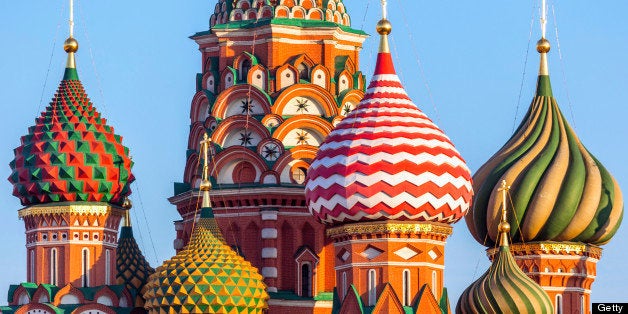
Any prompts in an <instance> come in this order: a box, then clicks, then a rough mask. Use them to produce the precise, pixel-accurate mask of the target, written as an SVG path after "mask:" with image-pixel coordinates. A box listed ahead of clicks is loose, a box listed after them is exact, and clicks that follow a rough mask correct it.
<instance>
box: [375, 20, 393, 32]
mask: <svg viewBox="0 0 628 314" xmlns="http://www.w3.org/2000/svg"><path fill="white" fill-rule="evenodd" d="M375 29H376V30H377V33H379V34H380V35H388V34H390V32H392V24H390V21H388V20H386V19H382V20H379V22H377V26H376V27H375Z"/></svg>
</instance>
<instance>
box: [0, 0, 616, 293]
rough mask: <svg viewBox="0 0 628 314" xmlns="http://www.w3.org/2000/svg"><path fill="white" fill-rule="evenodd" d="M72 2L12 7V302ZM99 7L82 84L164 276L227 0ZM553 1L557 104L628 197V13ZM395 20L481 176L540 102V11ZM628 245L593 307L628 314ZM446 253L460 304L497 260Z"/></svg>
mask: <svg viewBox="0 0 628 314" xmlns="http://www.w3.org/2000/svg"><path fill="white" fill-rule="evenodd" d="M66 2H67V1H65V0H57V1H35V0H24V1H1V2H0V34H2V40H3V42H4V44H3V45H2V47H3V48H2V49H0V73H2V75H1V76H0V86H1V87H0V96H1V97H0V108H1V109H2V114H1V115H0V125H1V126H2V129H1V130H2V136H0V165H5V166H3V167H2V166H0V204H3V206H2V207H3V208H2V210H1V211H0V221H1V226H2V232H3V234H4V235H3V238H2V241H0V252H3V254H2V255H1V256H0V266H1V267H2V270H1V271H0V300H3V299H4V298H5V296H6V291H7V289H8V286H9V284H11V283H19V282H21V281H24V280H25V278H26V270H25V264H26V262H25V261H26V257H25V248H24V243H25V239H24V225H23V222H21V221H19V220H18V219H17V210H18V209H20V208H21V206H20V204H19V201H18V199H17V198H15V197H13V196H12V195H11V191H12V187H11V185H10V183H9V182H8V181H6V180H4V178H7V177H8V176H9V174H10V168H9V167H8V164H9V162H10V161H11V160H12V159H13V152H12V149H13V148H15V147H17V146H19V138H20V136H22V135H24V134H25V133H26V132H27V127H28V126H31V125H33V124H34V119H35V118H36V117H37V116H38V115H39V113H40V112H41V111H42V110H43V109H44V108H45V106H46V105H47V103H48V102H49V101H50V99H51V97H52V96H53V94H54V91H55V90H56V88H57V86H58V83H59V80H60V79H61V76H62V75H63V68H64V65H65V53H64V52H63V50H62V45H63V41H64V39H65V38H66V37H67V32H68V31H67V23H66V20H67V7H68V4H67V3H66ZM83 2H84V1H81V0H78V3H77V8H76V28H75V34H76V36H75V37H76V38H77V39H78V40H79V42H80V45H81V47H80V50H79V52H78V54H77V63H78V69H79V76H80V78H81V80H82V82H83V84H84V85H85V87H86V89H87V92H88V94H89V96H90V98H91V99H92V101H93V102H94V104H95V105H96V107H97V109H98V110H99V111H100V112H101V113H102V114H103V115H104V116H105V117H106V118H107V119H108V122H109V124H110V125H112V126H114V128H115V130H116V133H117V134H120V135H122V136H123V137H124V142H123V143H124V144H125V145H126V146H128V147H130V148H131V154H132V156H133V159H134V161H135V167H134V168H133V172H134V173H135V176H136V177H137V181H136V182H135V183H134V184H133V186H132V188H133V191H134V192H133V195H132V200H133V202H134V204H135V207H134V209H133V211H134V212H133V216H134V217H133V222H134V226H135V230H136V231H135V233H136V238H137V239H138V242H140V246H141V247H142V249H143V250H144V254H145V255H146V256H147V258H148V259H149V261H150V262H151V264H152V265H153V266H157V265H159V264H161V262H162V261H163V260H164V259H166V258H169V257H170V256H172V255H173V254H174V250H173V249H172V241H173V240H174V236H175V234H174V227H173V224H172V221H173V220H176V219H178V217H179V216H178V215H177V212H176V210H175V208H174V206H172V205H170V204H169V203H168V201H167V200H166V198H167V197H169V196H172V194H173V188H172V184H173V182H178V181H181V179H182V176H183V167H184V164H185V148H186V143H187V135H188V127H189V110H190V101H191V99H192V96H193V94H194V91H195V74H196V73H197V72H199V71H200V66H201V58H200V53H199V52H198V50H197V46H196V45H195V43H194V42H193V41H192V40H190V39H188V36H189V35H192V34H193V33H195V32H197V31H203V30H207V29H208V21H209V16H210V14H211V12H213V7H214V4H215V2H216V0H205V1H199V0H188V1H162V2H155V1H147V0H138V1H85V2H84V3H83ZM345 4H346V6H347V8H348V10H349V13H350V15H351V17H352V25H353V27H354V28H356V29H363V30H365V31H366V32H368V33H370V34H375V31H374V30H373V28H374V25H375V23H376V22H377V20H378V19H379V16H380V13H379V12H380V9H379V1H376V0H345ZM549 4H550V5H553V6H554V8H555V16H556V19H554V16H553V15H554V14H552V10H551V9H550V11H549V13H550V14H549V18H548V20H549V22H548V36H547V37H548V39H549V40H550V41H551V42H552V52H551V53H550V74H551V77H552V83H553V84H552V85H553V88H554V95H555V96H556V98H557V99H558V103H559V104H560V106H561V108H562V111H563V113H564V114H565V115H566V116H567V118H568V120H569V121H570V123H571V125H572V126H573V127H574V128H575V131H576V133H577V134H578V135H579V137H580V139H581V141H582V142H583V143H584V145H585V146H586V147H587V148H588V149H589V150H590V151H591V152H592V153H593V155H595V156H596V157H597V158H598V159H599V160H600V161H601V162H602V163H603V164H604V165H605V166H606V168H607V169H609V171H610V172H611V173H612V174H613V175H614V177H615V179H616V180H617V181H618V182H619V185H620V187H623V190H624V191H626V187H628V166H626V156H627V155H628V140H626V138H628V123H626V121H625V117H626V116H628V109H627V107H628V106H626V99H628V77H627V75H626V74H627V73H628V60H627V59H626V56H627V55H628V41H626V34H628V21H626V19H625V12H627V11H628V3H627V2H626V1H621V0H613V1H586V0H570V1H566V0H562V1H549ZM535 5H536V6H537V9H533V7H534V6H535ZM388 11H389V18H390V20H391V21H392V23H393V34H392V38H391V46H392V49H393V56H394V60H395V64H396V68H397V72H398V74H399V76H400V77H401V79H402V81H403V83H404V85H405V87H406V89H407V91H408V92H409V94H410V96H411V97H412V99H413V100H414V102H415V103H416V104H417V105H418V106H419V107H420V108H421V109H422V110H423V111H424V112H425V113H426V114H427V115H428V116H430V117H431V118H432V119H433V120H434V121H435V122H436V123H437V124H438V125H439V126H440V127H441V128H442V129H443V130H444V131H445V132H446V133H447V134H448V135H449V136H450V138H451V139H452V141H453V142H454V144H455V145H456V146H457V148H458V149H459V151H460V152H461V154H462V156H463V157H464V158H465V159H466V160H467V162H468V165H469V167H470V168H471V170H472V171H475V170H477V169H478V167H479V166H481V165H482V164H483V163H484V162H485V161H486V160H487V159H488V158H489V157H490V156H492V154H493V153H494V152H496V151H497V149H499V148H500V147H501V145H502V144H504V143H505V142H506V140H507V139H508V138H509V137H510V135H511V134H512V132H513V128H514V126H515V124H518V123H519V121H520V120H521V118H522V115H523V114H524V112H525V111H526V109H527V107H528V105H529V103H530V100H531V99H532V96H533V92H534V86H535V80H536V74H537V70H538V62H539V61H538V60H539V57H538V54H537V53H536V51H535V50H534V44H535V43H536V41H537V40H538V38H540V30H539V24H538V3H537V1H536V0H528V1H512V0H509V1H485V2H478V1H468V0H467V1H464V0H463V1H447V0H445V1H401V0H389V10H388ZM533 14H534V16H536V17H535V20H534V24H533V28H532V36H531V38H530V23H531V20H532V18H533ZM555 21H556V23H557V25H558V35H559V40H560V55H561V56H562V58H561V57H560V56H559V49H558V44H557V40H556V35H555V34H556V32H555ZM377 43H378V39H377V38H376V37H371V38H369V39H367V40H366V42H365V45H364V49H363V51H362V54H361V62H360V68H361V69H362V71H363V72H364V73H365V74H366V75H367V76H368V77H369V79H370V76H371V74H372V71H373V66H374V60H375V54H376V51H377ZM528 49H529V51H528ZM526 56H527V62H526ZM522 86H523V87H522ZM626 248H628V227H626V226H625V225H624V226H622V227H621V228H620V229H619V231H618V233H617V235H616V236H615V238H614V239H613V240H612V241H611V242H610V244H608V245H606V246H604V252H603V256H602V259H601V261H600V262H599V263H598V270H597V276H598V277H597V279H596V280H595V283H594V285H593V294H592V300H593V302H611V301H614V302H626V293H625V291H626V289H627V288H628V272H626V271H623V268H624V265H625V260H624V258H625V250H626ZM446 250H447V251H446V270H445V282H446V286H447V287H448V288H449V292H450V301H451V303H452V304H455V303H457V300H458V296H459V295H460V293H461V292H462V290H463V289H464V288H466V287H467V286H468V285H469V284H470V283H471V282H473V281H474V280H475V279H476V278H477V277H478V276H479V275H481V274H482V273H483V272H484V271H485V270H486V268H487V267H488V265H489V263H488V261H487V259H486V257H485V253H484V248H483V247H482V246H480V245H479V244H477V243H476V242H475V241H474V240H473V239H472V238H471V235H470V234H469V232H468V230H467V229H466V225H465V223H464V222H460V223H458V224H456V225H455V227H454V234H453V235H452V236H451V237H450V238H449V241H448V244H447V247H446ZM0 303H4V302H0Z"/></svg>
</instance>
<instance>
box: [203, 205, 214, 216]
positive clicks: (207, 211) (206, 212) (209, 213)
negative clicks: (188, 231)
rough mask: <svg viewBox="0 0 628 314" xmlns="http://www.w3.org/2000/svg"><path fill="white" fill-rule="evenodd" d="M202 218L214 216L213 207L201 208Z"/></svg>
mask: <svg viewBox="0 0 628 314" xmlns="http://www.w3.org/2000/svg"><path fill="white" fill-rule="evenodd" d="M201 218H214V210H213V209H212V208H211V207H203V208H201Z"/></svg>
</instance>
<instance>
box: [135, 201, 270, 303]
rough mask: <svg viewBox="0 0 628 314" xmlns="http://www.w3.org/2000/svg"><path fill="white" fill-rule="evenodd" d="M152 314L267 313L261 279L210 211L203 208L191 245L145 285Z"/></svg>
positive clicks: (170, 260)
mask: <svg viewBox="0 0 628 314" xmlns="http://www.w3.org/2000/svg"><path fill="white" fill-rule="evenodd" d="M144 298H145V299H146V304H145V305H144V307H145V308H146V309H147V310H148V311H149V312H150V313H234V314H235V313H259V314H261V313H263V312H264V310H265V309H266V308H267V307H268V305H267V300H268V298H269V296H268V293H267V292H266V286H265V285H264V282H263V278H262V276H261V275H260V274H259V272H258V271H257V268H255V267H253V266H252V265H251V263H250V262H248V261H246V260H244V258H242V256H240V255H238V254H237V253H236V252H235V251H233V249H231V247H229V246H228V245H226V243H225V241H224V239H223V237H222V234H221V233H220V229H219V228H218V225H217V223H216V220H215V219H214V217H213V213H212V210H211V208H203V209H202V212H201V217H200V219H198V221H197V222H196V223H195V226H194V229H193V231H192V235H191V237H190V242H189V243H188V245H187V246H186V247H185V248H184V249H183V250H182V251H180V252H179V253H178V254H177V255H175V256H174V257H172V258H171V259H169V260H167V261H165V262H164V263H163V265H162V266H160V267H158V268H157V270H156V272H155V274H153V275H152V276H151V277H150V278H149V281H148V283H147V284H146V293H145V294H144Z"/></svg>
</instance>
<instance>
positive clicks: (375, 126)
mask: <svg viewBox="0 0 628 314" xmlns="http://www.w3.org/2000/svg"><path fill="white" fill-rule="evenodd" d="M377 30H378V32H379V33H380V34H381V35H382V39H381V44H380V52H379V53H378V56H377V64H376V67H375V73H374V76H373V79H372V80H371V83H370V85H369V87H368V89H367V91H366V94H365V95H364V99H363V100H362V101H361V102H360V103H359V105H358V106H357V108H356V109H355V110H353V111H352V112H351V113H349V114H348V115H347V117H346V118H344V119H343V120H342V121H341V122H340V123H339V124H338V125H337V126H336V128H335V129H334V130H333V131H332V132H331V133H330V134H329V136H328V137H327V138H326V139H325V141H324V143H323V144H322V145H321V146H320V149H319V151H318V154H317V156H316V158H315V160H314V161H313V162H312V164H311V166H310V168H309V170H308V182H307V185H306V200H307V202H308V206H309V208H310V212H311V213H312V214H313V215H314V216H316V217H317V218H318V219H319V220H320V221H322V222H324V223H327V224H342V223H347V222H357V221H373V220H387V219H398V220H418V221H436V222H443V223H454V222H456V221H458V220H459V219H460V218H462V217H463V216H464V215H465V213H466V211H467V209H468V208H469V205H470V202H471V196H472V194H473V192H472V190H471V175H470V172H469V169H468V168H467V165H466V164H465V161H464V159H462V157H461V156H460V154H459V153H458V151H457V150H456V148H455V147H454V145H453V144H452V143H451V141H450V140H449V138H448V137H447V136H446V135H445V134H444V133H443V131H441V130H440V129H439V128H438V127H437V126H436V125H435V124H434V123H433V122H432V121H431V120H430V119H429V118H428V117H427V116H426V115H425V114H424V113H423V112H421V110H419V109H418V108H417V106H416V105H415V104H414V103H413V102H412V100H410V98H409V97H408V95H407V93H406V91H405V89H404V88H403V85H402V84H401V82H400V80H399V78H398V77H397V74H396V72H395V68H394V65H393V62H392V56H391V54H390V51H389V49H388V39H387V36H388V34H389V33H390V31H391V26H390V23H389V22H388V21H387V20H385V19H383V20H382V21H380V22H379V23H378V26H377Z"/></svg>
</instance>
